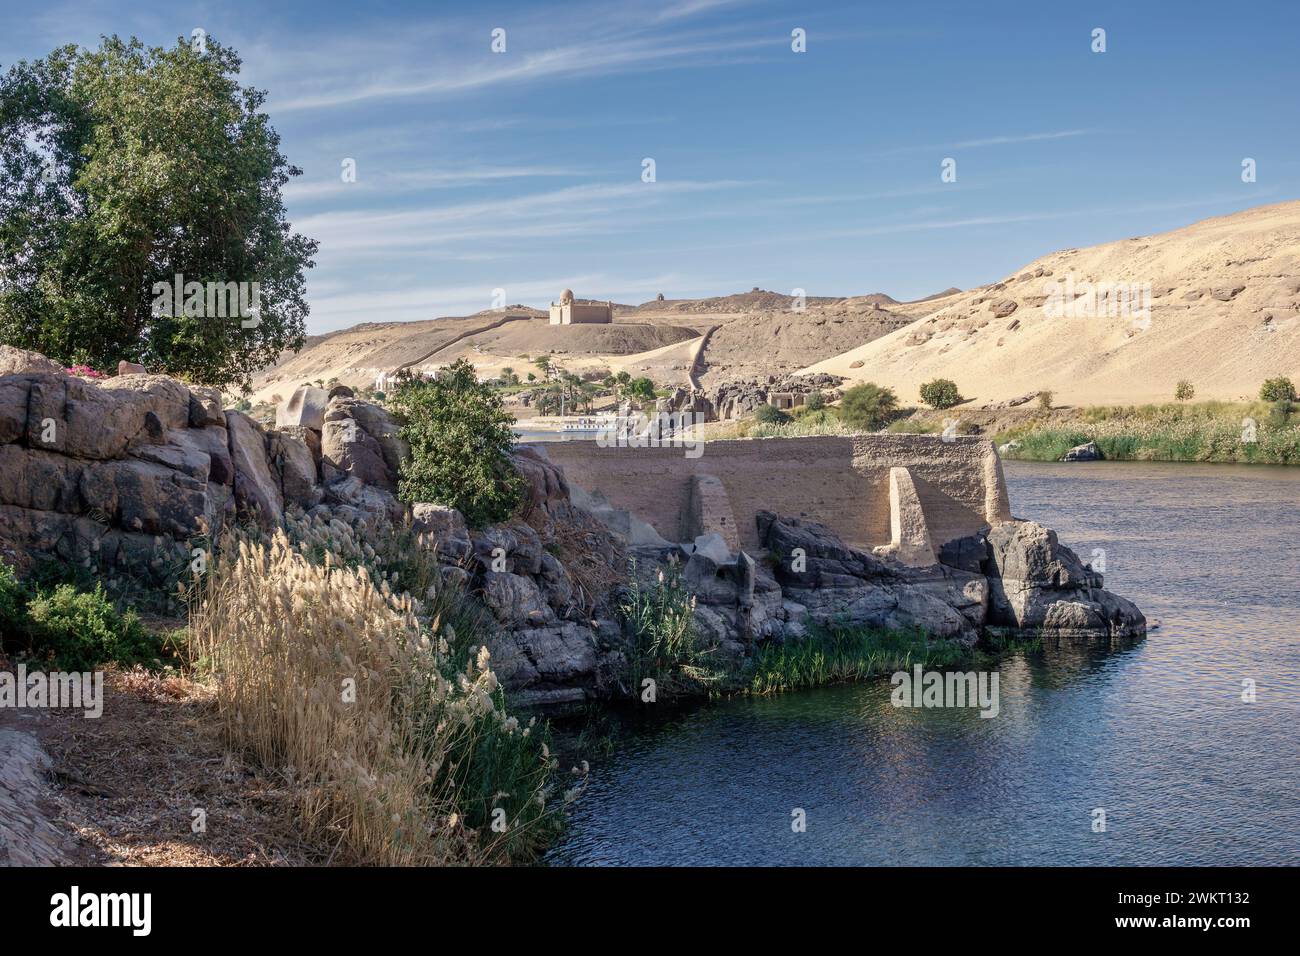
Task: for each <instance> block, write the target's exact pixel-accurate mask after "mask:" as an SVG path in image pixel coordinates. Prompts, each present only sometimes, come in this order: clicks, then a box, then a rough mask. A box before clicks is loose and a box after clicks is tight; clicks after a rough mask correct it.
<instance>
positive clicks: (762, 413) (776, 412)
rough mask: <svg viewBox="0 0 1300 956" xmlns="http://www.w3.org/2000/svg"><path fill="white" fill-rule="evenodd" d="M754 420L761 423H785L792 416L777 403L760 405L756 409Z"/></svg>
mask: <svg viewBox="0 0 1300 956" xmlns="http://www.w3.org/2000/svg"><path fill="white" fill-rule="evenodd" d="M754 421H756V422H758V423H759V424H760V425H784V424H785V423H786V422H788V421H790V416H789V415H787V414H786V413H785V412H783V411H781V409H779V408H777V407H776V406H775V405H760V406H758V408H757V409H755V411H754Z"/></svg>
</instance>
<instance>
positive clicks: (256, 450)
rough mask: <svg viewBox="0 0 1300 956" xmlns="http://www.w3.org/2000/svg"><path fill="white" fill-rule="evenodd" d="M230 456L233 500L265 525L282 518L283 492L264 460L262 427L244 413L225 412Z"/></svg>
mask: <svg viewBox="0 0 1300 956" xmlns="http://www.w3.org/2000/svg"><path fill="white" fill-rule="evenodd" d="M226 430H227V432H228V433H229V437H230V459H231V461H232V463H233V464H234V469H235V503H236V505H237V506H238V508H239V511H240V512H241V513H242V514H243V515H244V516H245V517H249V518H254V519H256V520H257V521H259V522H260V523H262V524H264V525H268V526H269V525H273V524H279V523H280V522H281V520H283V518H284V495H283V492H281V490H280V482H279V480H277V478H276V476H275V475H274V474H272V472H271V465H270V462H269V461H268V460H267V448H266V434H265V432H263V431H262V426H261V425H259V424H258V423H257V422H255V421H253V419H251V418H249V417H248V416H247V415H245V414H244V413H243V412H236V411H228V412H226Z"/></svg>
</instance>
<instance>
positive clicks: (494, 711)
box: [190, 531, 560, 865]
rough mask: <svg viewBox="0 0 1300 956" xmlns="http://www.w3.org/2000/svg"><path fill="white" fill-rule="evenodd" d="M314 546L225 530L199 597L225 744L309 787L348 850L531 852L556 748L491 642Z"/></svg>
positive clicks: (199, 620) (321, 832)
mask: <svg viewBox="0 0 1300 956" xmlns="http://www.w3.org/2000/svg"><path fill="white" fill-rule="evenodd" d="M305 550H309V549H305V548H304V547H302V546H301V544H295V543H294V542H293V541H291V540H290V538H289V537H288V536H287V535H286V534H285V533H284V532H283V531H277V532H275V534H274V535H273V536H271V537H270V538H269V539H259V538H255V537H250V536H248V535H243V534H235V533H232V534H228V535H227V536H226V538H225V539H224V541H223V544H222V546H221V547H220V549H219V551H218V552H217V553H216V554H215V555H213V559H212V561H211V565H210V567H209V568H208V570H207V572H206V573H205V574H204V575H203V576H202V577H201V578H200V580H199V582H198V583H197V584H196V585H195V586H194V588H193V590H192V593H191V595H190V599H191V607H192V609H191V616H190V641H191V644H192V646H193V648H194V650H195V651H196V652H197V653H198V654H200V655H201V656H202V658H203V660H204V662H205V666H207V667H208V668H210V669H211V675H212V679H213V680H214V682H215V685H216V689H217V701H218V704H219V709H220V715H221V718H222V721H223V725H224V729H225V732H226V734H227V736H228V737H229V739H230V741H231V743H232V745H234V746H236V747H238V748H240V749H242V750H244V751H246V752H249V753H251V754H252V755H254V756H255V757H256V758H257V759H258V760H259V761H260V762H261V763H262V764H263V765H264V766H265V767H268V768H271V769H275V770H280V771H282V772H283V773H284V774H285V776H286V777H287V778H289V779H290V780H292V781H293V782H295V783H296V784H298V785H299V786H300V790H301V792H302V793H303V795H304V796H303V802H302V808H301V809H302V820H303V824H304V827H305V829H306V830H307V831H308V832H309V833H311V834H313V835H315V836H318V837H324V838H328V839H330V840H332V841H334V842H335V843H336V844H337V847H338V850H337V852H338V856H339V858H340V859H342V860H343V861H346V862H355V863H377V864H386V865H408V864H414V865H429V864H447V863H458V862H491V861H508V860H512V859H526V858H528V857H529V856H530V855H531V854H532V853H534V852H536V851H537V849H538V848H539V847H540V846H541V845H543V844H544V843H545V842H546V841H547V839H549V836H550V833H551V832H552V831H553V829H554V828H555V827H556V826H558V824H559V820H558V819H557V818H558V816H559V814H558V809H559V803H560V801H559V800H558V799H556V800H554V801H553V804H552V803H551V797H552V791H553V789H554V786H553V784H552V782H551V776H552V771H553V769H554V768H555V763H556V762H555V759H554V758H553V757H552V756H551V755H550V753H549V750H548V749H547V746H546V743H545V741H544V740H541V739H539V737H538V736H537V735H535V734H534V730H533V727H532V725H528V726H524V725H521V724H520V723H519V721H518V720H517V719H515V718H512V717H510V716H508V715H507V714H506V712H505V709H504V703H503V698H502V695H501V693H500V692H499V690H498V686H497V679H496V675H495V674H494V673H493V672H492V669H491V667H490V656H489V654H488V651H487V648H486V647H484V646H479V647H477V648H476V649H475V652H474V653H472V654H469V655H458V654H456V653H455V652H454V647H455V646H457V645H460V644H461V643H462V642H461V641H460V640H459V639H458V637H457V635H456V634H455V633H454V629H453V628H450V627H449V626H446V625H444V624H443V623H442V622H441V621H439V620H438V619H437V618H436V617H435V618H434V619H433V620H431V621H429V622H428V623H427V624H426V623H422V621H421V617H422V615H423V611H424V605H423V603H422V602H421V601H419V600H417V599H415V598H413V597H412V596H411V595H410V594H408V593H405V592H402V593H396V592H395V591H394V590H393V589H392V588H391V587H390V586H389V582H388V581H387V580H382V581H378V582H376V581H375V580H374V579H373V578H372V575H371V572H370V570H369V569H368V568H367V567H365V566H364V565H354V566H347V565H341V564H340V563H339V560H338V558H336V557H335V555H334V553H333V552H332V550H330V549H324V550H323V552H319V553H317V554H315V555H314V556H315V557H316V558H317V559H318V560H312V558H311V557H309V556H308V554H306V553H304V551H305ZM342 550H346V549H342ZM457 657H463V658H467V659H466V660H465V662H464V664H463V665H462V664H460V663H458V662H457V661H456V660H455V658H457Z"/></svg>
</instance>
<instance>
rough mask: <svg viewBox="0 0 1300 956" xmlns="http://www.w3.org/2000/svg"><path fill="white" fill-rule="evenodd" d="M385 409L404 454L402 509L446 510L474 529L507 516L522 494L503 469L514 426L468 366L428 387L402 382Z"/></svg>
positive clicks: (452, 369)
mask: <svg viewBox="0 0 1300 956" xmlns="http://www.w3.org/2000/svg"><path fill="white" fill-rule="evenodd" d="M390 403H391V405H392V406H393V407H394V408H395V409H396V410H397V411H398V413H399V414H400V416H401V420H402V425H401V431H400V433H401V436H402V438H403V439H405V440H406V441H407V443H408V444H409V445H410V446H411V454H410V455H409V456H408V457H407V458H406V460H405V461H403V462H402V467H401V472H400V481H399V483H398V496H399V497H400V498H401V499H402V500H403V501H407V502H412V503H413V502H417V501H432V502H437V503H439V504H445V505H450V506H451V507H453V508H455V509H457V510H458V511H460V512H461V514H463V515H464V516H465V520H466V521H468V522H469V523H470V524H471V525H474V526H479V525H484V524H491V523H493V522H496V521H503V520H505V519H506V518H508V517H509V516H510V514H511V512H513V511H514V509H515V507H516V506H517V505H518V504H519V501H520V499H521V498H522V496H523V489H524V480H523V478H522V477H521V476H520V475H519V473H518V472H517V471H515V469H514V466H513V465H512V464H511V463H510V449H511V447H512V446H513V445H514V440H515V438H514V432H513V431H512V426H513V425H514V419H513V418H512V417H511V416H510V413H509V412H507V411H506V410H505V408H504V407H503V405H502V403H501V397H500V395H498V394H497V393H496V391H495V390H494V389H493V388H492V387H491V386H490V385H486V384H480V383H479V381H478V379H477V377H476V376H475V374H474V366H473V365H471V364H470V363H469V362H467V361H465V360H464V359H460V360H459V361H457V362H455V363H454V364H452V365H451V366H449V367H448V368H446V369H444V370H443V371H442V372H440V373H439V375H438V377H437V378H436V379H427V378H413V377H410V376H404V377H403V378H401V379H400V380H399V382H398V384H397V387H396V388H395V389H394V390H393V391H392V393H391V395H390Z"/></svg>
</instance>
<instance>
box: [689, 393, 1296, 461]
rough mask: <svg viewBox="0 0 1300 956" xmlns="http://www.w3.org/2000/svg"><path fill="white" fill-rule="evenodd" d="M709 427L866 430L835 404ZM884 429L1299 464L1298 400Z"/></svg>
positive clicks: (1039, 451)
mask: <svg viewBox="0 0 1300 956" xmlns="http://www.w3.org/2000/svg"><path fill="white" fill-rule="evenodd" d="M710 428H712V429H714V431H712V432H708V431H707V430H706V437H708V438H711V439H712V438H722V437H726V438H737V437H746V438H756V437H769V436H780V437H799V436H806V435H845V434H855V433H862V431H861V430H856V431H855V430H854V429H852V428H850V427H848V426H846V425H845V424H844V423H843V422H842V421H840V420H839V418H838V414H837V410H836V409H835V408H833V407H830V408H826V409H824V410H822V411H818V412H815V413H810V414H797V415H795V416H794V417H793V419H792V420H791V421H789V422H785V423H777V424H758V423H756V422H753V421H750V420H746V421H741V422H724V423H718V424H717V425H714V426H710ZM886 430H887V431H889V432H891V433H897V434H918V435H934V434H942V433H944V432H945V431H947V432H948V433H949V434H953V435H963V436H964V435H979V436H983V437H986V438H989V439H991V440H992V441H993V442H994V443H995V444H996V445H997V446H998V452H999V454H1000V455H1001V456H1002V457H1003V458H1005V459H1010V460H1021V461H1059V460H1060V459H1061V457H1062V456H1063V455H1064V454H1065V453H1066V452H1067V451H1069V450H1070V449H1071V448H1074V447H1076V446H1078V445H1086V444H1087V443H1089V442H1093V443H1095V444H1096V445H1097V448H1098V449H1099V450H1100V451H1101V454H1102V456H1103V458H1104V459H1106V460H1109V461H1171V462H1218V463H1232V464H1253V465H1300V404H1297V403H1293V402H1277V403H1270V402H1185V403H1179V402H1170V403H1166V404H1161V405H1125V406H1089V407H1072V406H1054V407H1051V408H1043V407H1040V406H1038V405H1024V406H1020V407H1016V408H1002V409H991V408H968V407H966V406H964V405H957V406H955V407H953V408H948V409H942V410H937V409H925V408H909V409H904V410H903V411H902V412H900V413H899V414H898V415H897V416H896V417H895V418H894V419H893V420H892V421H891V422H890V424H889V425H888V427H887V429H886Z"/></svg>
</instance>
